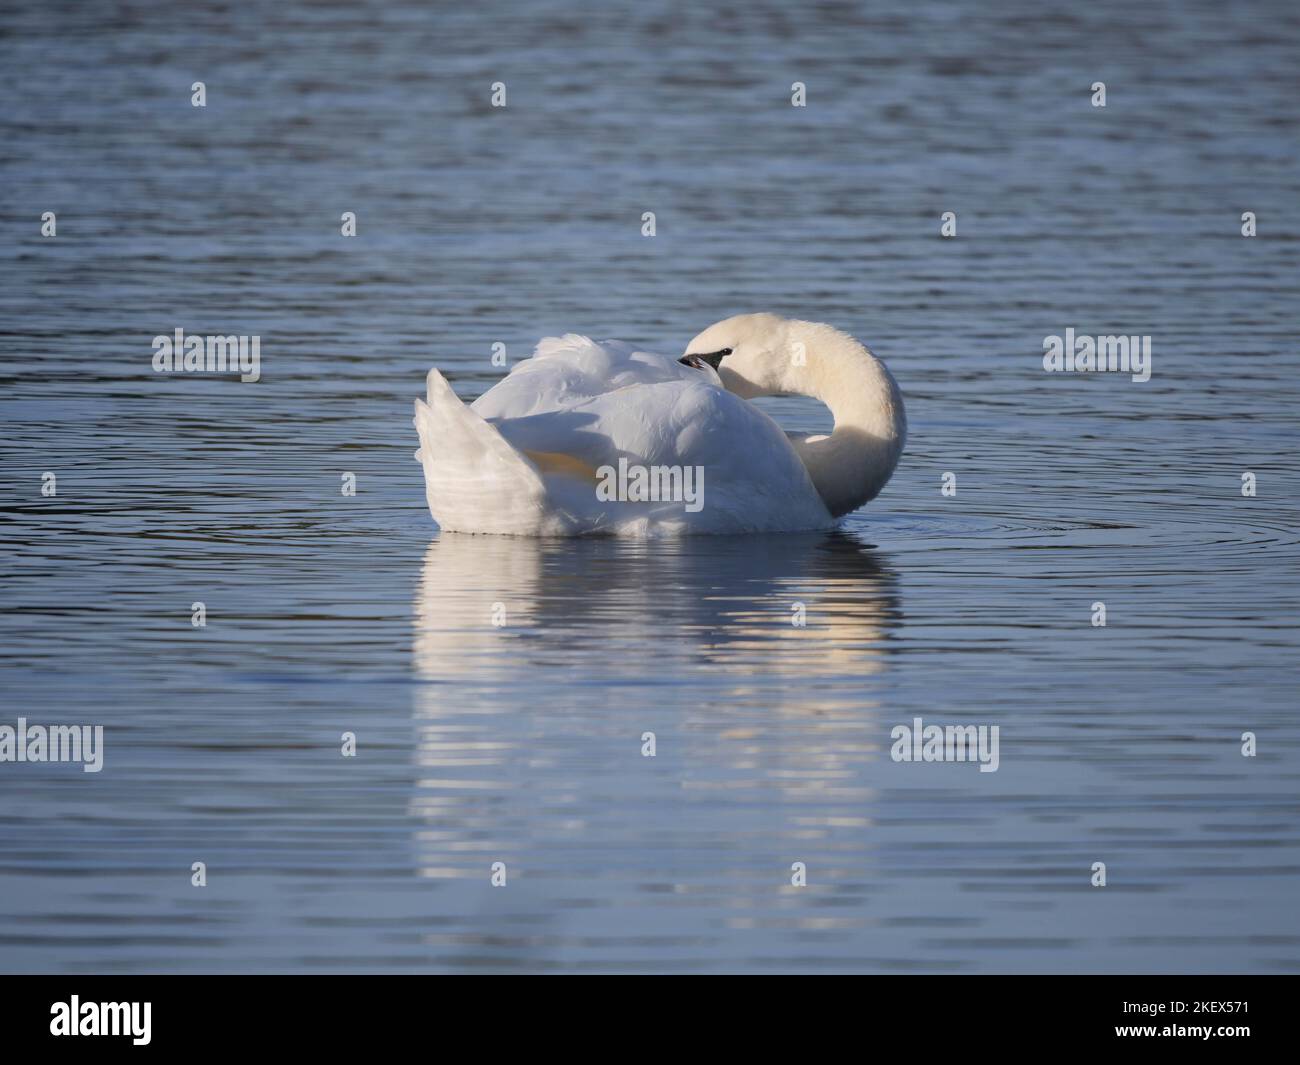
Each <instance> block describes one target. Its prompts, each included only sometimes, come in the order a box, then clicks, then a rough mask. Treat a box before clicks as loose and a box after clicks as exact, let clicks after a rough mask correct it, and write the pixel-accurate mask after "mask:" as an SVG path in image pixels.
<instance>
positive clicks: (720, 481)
mask: <svg viewBox="0 0 1300 1065" xmlns="http://www.w3.org/2000/svg"><path fill="white" fill-rule="evenodd" d="M784 394H795V395H803V396H811V397H813V398H814V399H818V400H821V401H822V402H823V403H825V404H826V405H827V406H828V407H829V408H830V410H831V413H832V414H833V415H834V416H835V428H834V430H833V431H832V432H831V433H830V435H829V436H827V435H806V434H786V433H784V432H783V431H782V430H781V428H780V426H778V425H777V424H776V422H774V421H773V420H772V419H771V418H769V417H768V416H767V415H766V414H765V413H763V411H761V410H759V409H758V407H756V406H755V405H754V404H752V403H749V402H748V400H750V399H752V398H754V397H756V396H769V395H784ZM415 426H416V429H417V430H418V432H419V434H420V449H419V450H418V451H417V452H416V453H415V457H416V459H417V460H418V461H420V462H421V463H422V464H423V466H424V481H425V495H426V497H427V499H428V502H429V510H430V512H431V513H432V514H433V517H434V519H435V520H436V521H437V522H438V524H439V526H441V527H442V528H443V529H444V530H447V531H454V532H478V533H507V534H516V535H526V536H578V535H586V534H602V533H603V534H611V535H620V536H653V535H661V534H677V533H687V532H697V533H732V532H792V531H797V530H809V529H822V528H828V527H830V526H831V525H833V524H834V523H835V521H836V519H838V518H839V517H841V516H843V515H844V514H847V513H848V512H849V511H851V510H855V509H856V508H857V507H860V506H861V505H862V504H863V503H865V502H867V501H868V500H869V499H872V498H874V497H875V495H876V494H877V493H878V492H879V491H880V490H881V488H883V487H884V485H885V482H886V481H888V480H889V477H890V475H891V474H892V473H893V472H894V467H895V466H896V465H897V464H898V458H899V455H900V453H901V452H902V450H903V442H904V439H905V437H906V434H907V423H906V418H905V416H904V413H903V399H902V396H901V395H900V393H899V391H898V386H897V385H896V384H895V383H894V379H893V377H892V376H891V375H890V373H889V371H888V370H887V369H886V368H885V365H884V363H882V362H881V361H880V360H879V359H877V358H876V357H875V356H874V355H872V354H871V353H870V352H869V351H868V350H867V349H866V348H865V347H864V346H863V345H862V344H860V343H858V341H856V340H854V339H853V338H852V337H851V336H848V335H847V334H846V333H841V332H840V331H839V330H837V329H833V328H832V327H831V326H828V325H821V324H818V323H815V322H801V321H797V320H794V319H785V318H780V317H778V316H776V315H774V314H742V315H738V316H737V317H734V318H728V319H726V320H725V321H722V322H718V323H717V324H716V325H713V326H710V327H709V328H708V329H706V330H704V332H702V333H700V334H699V336H697V337H696V338H695V339H694V340H692V341H691V343H690V344H689V345H687V348H686V354H685V355H684V356H683V357H682V358H681V359H673V358H671V357H667V356H662V355H652V354H650V353H648V352H643V351H636V350H634V349H633V348H632V347H630V346H629V345H627V344H623V343H621V342H619V341H606V342H604V343H600V344H598V343H596V342H595V341H592V340H590V339H588V338H587V337H584V336H578V335H576V334H573V333H570V334H568V335H567V336H563V337H558V338H557V337H548V338H547V339H545V340H542V341H541V342H540V343H539V344H538V345H537V350H536V352H535V353H534V354H533V357H532V358H531V359H528V360H527V361H525V362H522V363H520V364H519V365H517V366H515V368H514V369H513V370H511V372H510V373H509V374H508V375H507V376H506V377H505V378H504V379H502V380H501V381H500V382H499V383H498V384H496V385H495V386H494V387H493V388H491V389H490V390H489V391H487V392H486V393H484V394H483V395H482V396H480V397H479V398H478V400H476V401H475V402H474V403H473V404H472V405H471V406H466V405H465V404H464V403H462V402H461V400H460V399H459V397H457V395H456V393H455V392H453V391H452V389H451V386H450V385H449V384H448V383H447V381H446V380H445V379H444V378H443V376H442V375H441V374H440V373H439V372H438V371H437V370H436V369H435V370H430V371H429V377H428V397H427V400H426V401H421V400H418V399H417V400H416V401H415ZM620 460H622V461H621V462H620ZM674 471H675V472H674Z"/></svg>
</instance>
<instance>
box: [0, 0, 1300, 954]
mask: <svg viewBox="0 0 1300 1065" xmlns="http://www.w3.org/2000/svg"><path fill="white" fill-rule="evenodd" d="M200 80H201V81H204V82H205V84H206V91H207V106H206V107H204V108H195V107H192V106H191V104H190V94H191V88H190V87H191V85H192V83H193V82H195V81H200ZM1098 80H1101V81H1104V82H1105V83H1106V85H1107V97H1108V99H1107V106H1106V107H1105V108H1104V109H1103V108H1094V107H1093V106H1091V104H1090V96H1091V89H1090V86H1091V85H1092V83H1093V82H1094V81H1098ZM497 81H502V82H504V83H505V84H506V86H507V94H508V95H507V106H506V107H505V108H503V109H502V108H493V107H491V106H490V98H491V91H492V90H491V86H492V83H493V82H497ZM794 81H803V82H805V83H806V85H807V93H808V106H807V107H806V108H794V107H791V106H790V86H791V83H792V82H794ZM1298 91H1300V12H1297V9H1296V8H1295V7H1294V6H1293V5H1290V4H1285V3H1276V4H1262V3H1254V4H1252V3H1246V4H1235V5H1218V4H1189V3H1177V4H1174V3H1169V4H1150V5H1133V4H1121V3H1116V2H1105V3H1094V4H1088V5H1059V6H1055V5H1047V6H1044V5H1042V4H1039V3H1031V2H1028V0H1026V2H1011V3H998V4H988V5H970V4H935V3H926V4H923V5H916V4H896V5H877V4H871V5H869V6H868V5H854V4H830V3H824V4H813V5H788V4H780V3H773V2H759V3H750V4H744V5H734V6H726V7H718V8H712V9H709V10H705V9H696V8H690V9H688V8H686V7H685V6H682V7H679V6H678V5H673V4H665V3H656V2H642V3H637V4H630V3H600V4H596V3H592V4H587V5H576V4H572V3H565V4H560V3H550V2H543V3H530V4H522V3H515V4H479V5H472V6H456V7H452V6H451V5H447V6H446V8H445V9H444V8H443V7H442V6H439V7H436V8H434V7H430V6H429V5H424V4H416V3H411V2H404V3H395V4H385V5H374V6H366V7H352V6H336V5H318V4H308V3H305V2H277V3H268V4H265V5H260V4H239V5H222V4H216V3H209V4H195V5H188V4H187V5H183V6H178V5H170V4H162V3H158V4H129V5H128V4H108V3H104V4H97V3H91V4H79V3H71V2H68V3H50V2H42V3H39V4H35V3H33V4H31V5H29V6H26V7H25V8H20V9H18V10H16V11H15V10H6V13H5V14H4V16H3V22H0V102H2V103H3V107H0V144H3V145H4V149H3V151H2V152H0V189H3V197H2V198H0V235H2V237H3V239H2V240H0V417H2V418H3V426H4V438H3V439H4V446H3V449H2V450H0V455H2V458H0V473H2V476H0V508H2V511H0V512H2V514H3V524H2V525H0V537H2V541H3V550H4V555H3V558H4V563H3V581H2V582H0V597H2V602H3V614H0V705H2V706H3V714H0V725H4V724H9V725H13V724H15V723H16V720H17V718H18V717H20V716H22V717H25V718H26V719H28V720H29V721H30V722H33V723H46V724H59V723H66V724H73V723H76V724H82V723H85V724H100V725H102V726H103V727H104V730H105V732H104V735H105V741H104V743H105V749H104V768H103V770H102V771H101V772H99V773H94V774H91V773H83V772H82V771H81V769H80V768H79V767H78V766H75V765H67V764H55V765H43V764H32V763H24V764H14V763H0V969H3V970H5V971H39V972H47V971H48V972H87V971H94V972H119V971H254V970H271V971H290V972H296V971H324V970H347V971H355V970H399V971H409V970H468V971H565V972H569V971H647V970H649V971H659V970H669V971H708V970H728V971H755V972H770V971H836V970H863V971H887V972H894V971H937V972H959V973H963V972H1005V971H1020V972H1024V971H1032V972H1038V971H1043V972H1113V971H1125V972H1127V971H1154V972H1183V971H1215V972H1244V971H1250V972H1280V971H1295V970H1297V969H1300V919H1297V917H1296V912H1295V909H1294V902H1293V900H1294V898H1295V896H1296V892H1297V887H1300V722H1298V721H1297V698H1296V692H1297V680H1298V679H1300V678H1298V677H1297V672H1298V670H1297V663H1298V662H1300V655H1298V652H1300V637H1298V636H1297V630H1296V625H1295V611H1296V605H1297V602H1298V601H1300V532H1298V531H1297V530H1298V528H1300V502H1298V500H1300V474H1298V473H1297V470H1296V467H1295V454H1296V426H1297V418H1296V411H1297V407H1298V405H1300V356H1298V355H1297V348H1296V340H1295V338H1296V336H1297V321H1296V296H1295V293H1296V289H1297V278H1298V271H1297V267H1298V266H1300V242H1298V240H1297V236H1296V228H1295V218H1294V215H1295V205H1296V203H1297V194H1298V193H1300V169H1298V166H1297V161H1298V153H1297V144H1298V138H1297V119H1296V100H1297V98H1298ZM44 211H54V212H55V213H56V215H57V235H56V236H55V237H53V238H46V237H42V236H41V232H40V217H41V214H42V212H44ZM344 211H353V212H355V213H356V215H357V224H358V235H357V236H356V237H354V238H345V237H343V236H341V235H340V215H341V214H342V212H344ZM646 211H652V212H654V213H655V215H656V227H657V234H656V236H654V237H653V238H648V237H643V236H642V235H641V225H642V222H641V216H642V214H643V213H644V212H646ZM945 211H953V212H955V213H956V215H957V219H958V235H957V236H956V237H955V238H954V239H943V238H941V237H940V235H939V225H940V221H939V219H940V215H941V214H942V213H943V212H945ZM1243 211H1252V212H1254V213H1255V214H1256V216H1257V219H1258V223H1257V224H1258V236H1256V237H1255V238H1253V239H1249V238H1243V237H1242V236H1241V234H1240V227H1241V221H1240V218H1241V214H1242V212H1243ZM759 309H764V310H774V311H777V312H781V313H786V314H790V315H794V316H798V317H803V318H810V319H814V320H821V321H827V322H831V323H833V324H835V325H837V326H839V327H840V328H843V329H846V330H848V331H850V332H852V333H854V334H855V335H857V336H859V337H860V338H862V339H863V340H864V341H866V342H867V343H869V344H870V345H871V347H872V348H873V350H875V351H876V352H877V353H878V354H880V355H881V356H882V357H883V358H885V359H886V361H887V362H888V363H889V365H890V368H891V369H892V371H893V372H894V374H895V376H896V377H897V379H898V381H899V383H900V385H901V387H902V389H903V391H904V394H905V397H906V402H907V409H908V416H909V422H910V430H911V431H910V438H909V442H908V447H907V451H906V453H905V455H904V459H903V463H902V465H901V466H900V468H899V470H898V472H897V473H896V475H895V477H894V479H893V481H892V482H891V483H890V485H889V486H888V488H887V489H886V490H885V492H884V493H883V494H882V495H881V496H880V497H879V498H878V499H877V500H875V501H874V502H872V503H871V504H870V505H869V506H868V507H867V508H865V509H864V510H862V511H860V512H858V513H857V514H855V515H853V516H852V517H850V518H849V519H848V521H847V522H846V523H845V526H844V528H843V530H842V531H841V532H840V533H838V534H836V535H832V536H812V537H808V536H792V537H759V538H700V539H695V540H684V541H681V542H678V543H673V542H655V543H629V542H564V541H544V542H542V541H527V540H516V539H497V538H483V537H464V536H451V535H447V536H440V535H439V534H438V532H437V530H436V527H435V526H434V525H433V523H432V520H431V518H430V516H429V514H428V512H427V510H426V508H425V505H424V499H423V484H422V477H421V471H420V468H419V466H418V465H417V464H416V463H415V462H414V461H413V460H412V457H411V454H412V452H413V450H414V448H415V447H416V439H415V435H414V430H413V429H412V427H411V424H410V417H411V401H412V399H413V398H414V397H415V396H417V395H420V394H421V393H422V389H423V378H424V374H425V372H426V371H427V369H428V368H429V367H430V366H431V365H437V366H438V367H440V368H441V369H443V370H444V372H446V373H447V374H448V376H449V378H451V379H452V380H453V381H454V384H455V387H456V388H457V389H458V391H460V393H461V394H462V395H463V396H464V397H465V398H466V399H472V398H473V397H475V396H477V395H478V394H480V393H482V392H483V391H485V390H486V389H487V388H489V387H490V386H491V384H492V383H493V382H494V381H495V380H497V379H498V377H499V375H500V373H501V372H502V371H501V370H500V369H499V368H497V367H494V366H493V365H492V364H491V361H490V358H491V352H492V345H493V344H494V343H498V342H499V343H503V344H505V345H506V348H507V351H508V353H509V356H510V358H511V360H512V361H516V360H518V359H520V358H523V357H525V356H527V354H528V353H529V351H530V350H531V347H532V344H533V343H534V342H535V341H536V340H537V338H539V337H541V336H544V335H547V334H550V333H557V332H567V331H579V332H585V333H588V334H591V335H593V336H597V337H618V338H621V339H624V340H628V341H631V342H635V343H638V344H641V345H643V346H645V347H648V348H650V349H652V350H663V351H665V352H668V353H671V354H677V353H680V352H681V351H682V350H683V347H684V345H685V343H686V341H687V340H688V339H689V338H690V337H692V336H694V335H695V334H696V333H697V332H699V331H700V330H701V329H703V328H704V327H705V326H707V325H708V324H710V323H711V322H713V321H715V320H717V319H719V318H722V317H725V316H727V315H730V314H733V313H737V312H740V311H746V310H759ZM177 327H180V328H183V329H185V330H187V331H188V332H191V333H195V334H208V333H218V334H247V335H253V334H256V335H260V336H261V338H262V342H261V353H262V365H261V374H262V379H261V380H260V381H259V382H257V383H240V382H239V381H237V380H235V379H233V378H230V377H224V378H218V377H205V376H199V375H187V374H173V375H166V374H156V373H154V372H153V369H152V367H151V358H152V348H151V341H152V338H153V337H154V336H155V335H158V334H170V333H171V331H172V330H173V329H175V328H177ZM1067 328H1073V329H1075V330H1076V331H1078V332H1079V333H1089V334H1104V333H1112V332H1114V333H1125V334H1129V333H1132V334H1145V335H1150V336H1151V337H1152V345H1153V368H1154V372H1153V375H1152V378H1151V380H1150V381H1148V382H1146V383H1134V382H1132V381H1130V380H1129V378H1128V377H1127V376H1124V375H1119V374H1093V375H1068V374H1046V373H1044V372H1043V369H1042V366H1041V356H1042V350H1043V339H1044V337H1045V336H1047V335H1050V334H1061V333H1063V332H1064V331H1065V329H1067ZM767 408H768V409H769V411H771V412H773V413H774V414H775V416H777V417H778V418H779V419H780V420H781V421H782V422H783V423H784V424H785V425H786V426H787V427H788V428H792V429H793V428H803V429H817V428H825V426H826V416H825V412H824V411H821V410H820V409H816V408H814V407H813V406H812V405H811V404H809V403H806V402H796V401H785V400H780V401H774V402H768V404H767ZM46 472H50V473H54V474H55V476H56V485H57V495H54V496H47V495H42V474H44V473H46ZM945 472H951V473H954V474H955V475H956V484H957V493H956V495H953V496H945V495H943V494H941V491H940V488H941V485H942V479H943V474H944V473H945ZM1245 472H1252V473H1254V474H1255V475H1256V479H1257V494H1256V495H1255V496H1253V497H1247V496H1243V495H1242V492H1241V486H1242V480H1241V476H1242V474H1243V473H1245ZM345 473H353V474H355V476H356V482H357V493H356V495H355V496H345V495H343V494H342V492H341V490H340V489H341V483H342V477H343V475H344V474H345ZM196 602H202V603H203V604H204V605H205V608H206V611H207V624H206V627H202V628H197V627H195V626H193V625H192V624H191V614H192V610H193V607H192V604H194V603H196ZM1094 602H1104V603H1105V604H1106V608H1107V624H1106V626H1105V627H1095V626H1094V625H1093V624H1092V623H1091V618H1092V613H1093V611H1092V604H1093V603H1094ZM797 603H802V604H804V609H805V610H806V613H807V625H806V627H803V628H800V627H796V626H794V625H792V624H791V619H792V616H793V609H794V606H795V604H797ZM497 604H500V607H499V608H498V607H497ZM494 610H497V611H498V613H497V615H496V620H502V615H501V614H500V612H499V611H502V610H503V611H504V622H505V623H504V624H503V625H501V626H500V627H498V626H496V625H494V624H493V621H494ZM916 717H920V718H922V719H923V720H924V721H925V722H926V723H936V724H973V725H977V726H978V725H985V726H993V725H996V726H998V727H999V729H1000V736H1001V743H1000V764H999V768H998V770H997V772H992V773H980V772H979V771H978V769H977V767H976V766H975V765H972V764H969V763H967V764H937V763H918V764H907V763H898V762H895V761H893V760H892V759H891V757H890V747H891V738H890V730H891V729H892V728H893V727H894V726H895V725H898V724H910V723H911V722H912V720H913V719H914V718H916ZM1247 731H1249V732H1253V733H1254V734H1255V736H1256V742H1257V754H1256V755H1255V756H1254V757H1244V756H1243V754H1242V751H1241V747H1242V740H1241V737H1242V734H1243V732H1247ZM345 732H352V733H354V734H355V736H356V740H357V753H356V756H355V757H353V758H345V757H342V756H341V753H340V747H341V743H342V741H341V736H342V734H343V733H345ZM646 732H653V733H654V734H655V739H656V755H655V757H653V758H647V757H643V756H642V742H643V741H642V736H643V734H644V733H646ZM200 861H201V862H204V863H206V871H207V884H206V886H205V887H195V886H192V883H191V876H192V872H191V868H192V865H193V863H195V862H200ZM495 862H502V863H504V865H505V869H506V874H507V882H506V885H505V886H504V887H494V886H492V884H491V883H490V879H489V878H490V875H491V869H492V865H493V863H495ZM796 862H802V863H804V864H805V866H806V870H807V885H806V886H804V887H795V886H792V884H791V877H792V871H791V867H792V865H793V863H796ZM1096 862H1104V863H1105V865H1106V871H1107V884H1106V886H1105V887H1094V886H1092V883H1091V881H1092V878H1093V872H1092V869H1093V864H1094V863H1096Z"/></svg>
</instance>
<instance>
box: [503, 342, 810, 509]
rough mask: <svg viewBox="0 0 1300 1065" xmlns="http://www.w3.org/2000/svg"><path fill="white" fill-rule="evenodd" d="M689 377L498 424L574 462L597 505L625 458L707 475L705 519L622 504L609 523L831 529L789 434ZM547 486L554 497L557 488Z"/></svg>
mask: <svg viewBox="0 0 1300 1065" xmlns="http://www.w3.org/2000/svg"><path fill="white" fill-rule="evenodd" d="M683 369H686V370H687V371H688V373H689V374H690V375H691V376H688V377H686V378H685V379H669V380H661V381H658V382H656V383H652V384H635V385H628V386H624V387H622V388H620V389H618V390H616V391H612V392H607V393H605V394H602V395H598V396H595V397H594V398H592V399H588V400H584V401H581V402H579V403H576V404H574V405H573V406H571V407H568V408H566V409H562V410H549V411H543V412H541V413H537V414H533V415H530V416H527V417H522V418H511V419H503V420H501V421H498V422H495V423H494V424H496V425H497V427H498V428H499V429H500V431H501V432H502V434H503V435H504V436H505V438H506V439H507V440H508V441H509V442H510V443H511V444H513V445H514V446H515V447H516V448H517V449H520V450H523V451H527V452H529V453H530V454H534V453H544V454H563V455H567V456H570V457H571V458H572V459H574V460H576V461H577V462H579V463H581V464H582V465H583V466H584V467H585V468H586V469H588V470H590V471H591V474H590V476H589V477H588V479H587V482H586V485H585V486H584V490H585V493H586V496H587V497H592V496H594V485H595V482H596V471H597V470H599V469H601V468H602V467H612V468H617V467H618V462H619V459H620V458H624V459H626V460H627V462H628V463H630V464H640V465H644V466H668V467H674V466H678V467H688V466H689V467H694V468H696V469H697V470H699V471H702V474H701V476H702V477H703V492H702V501H703V506H702V508H701V509H700V511H699V512H698V514H690V513H684V511H683V506H682V503H681V502H672V503H664V504H637V505H633V504H612V505H610V506H609V508H608V509H609V517H608V519H607V520H608V521H612V522H618V521H622V520H628V519H633V518H636V517H646V518H649V519H650V520H652V521H655V522H662V521H664V520H666V519H670V518H680V519H681V520H682V521H683V522H684V523H687V524H690V525H692V526H695V527H699V528H707V527H714V528H724V527H725V528H731V529H771V530H775V529H808V528H816V527H819V526H821V525H824V524H826V523H827V522H828V521H829V514H828V512H827V511H826V509H825V507H824V505H823V504H822V502H821V498H820V496H818V495H817V490H816V489H815V488H814V487H813V484H812V480H811V478H810V477H809V476H808V471H807V470H806V469H805V467H804V465H803V463H802V462H801V461H800V459H799V457H798V455H797V454H796V453H795V451H794V449H793V448H792V447H791V445H790V442H789V441H788V440H787V439H786V436H785V433H784V432H782V430H781V428H780V426H778V425H777V424H776V422H774V421H773V420H772V419H771V418H769V417H768V416H767V415H766V414H764V413H763V412H762V411H761V410H759V409H758V408H757V407H755V406H754V405H753V404H751V403H748V402H747V401H745V400H744V399H741V398H740V397H739V396H737V395H735V394H733V393H731V392H727V391H726V390H725V389H723V388H720V387H717V386H715V385H713V384H711V383H710V382H709V380H708V378H707V377H706V376H705V375H703V374H701V373H700V372H699V371H696V370H691V369H690V368H689V367H683ZM674 377H676V375H674ZM547 483H548V485H550V486H552V487H554V484H555V482H554V481H553V480H552V479H551V478H549V477H548V479H547Z"/></svg>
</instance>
